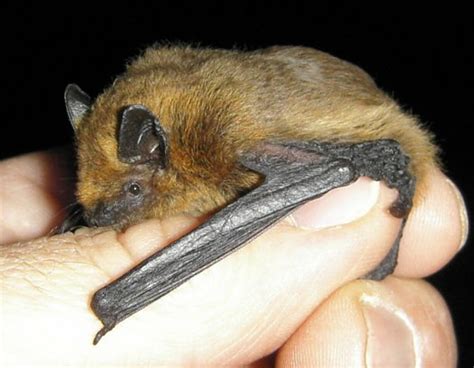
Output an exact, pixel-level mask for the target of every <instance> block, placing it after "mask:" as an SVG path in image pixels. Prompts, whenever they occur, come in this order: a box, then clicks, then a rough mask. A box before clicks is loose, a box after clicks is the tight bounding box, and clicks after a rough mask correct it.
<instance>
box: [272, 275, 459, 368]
mask: <svg viewBox="0 0 474 368" xmlns="http://www.w3.org/2000/svg"><path fill="white" fill-rule="evenodd" d="M456 360H457V351H456V339H455V335H454V329H453V324H452V320H451V317H450V314H449V310H448V308H447V306H446V304H445V302H444V301H443V299H442V297H441V296H440V295H439V293H438V292H437V291H436V290H435V289H434V288H433V287H431V286H430V285H429V284H428V283H426V282H424V281H421V280H409V279H397V278H395V277H389V278H387V279H386V280H384V281H382V282H374V281H355V282H352V283H350V284H348V285H347V286H345V287H343V288H341V289H340V290H339V291H337V292H336V293H334V294H333V295H331V297H330V298H329V299H328V300H326V301H325V302H324V303H323V304H322V305H321V306H320V307H319V308H318V309H316V311H315V312H314V313H313V314H312V315H311V317H310V318H308V320H307V321H305V323H304V324H303V325H302V326H301V327H300V328H299V329H298V331H297V332H296V333H295V334H294V335H293V336H292V337H291V338H290V339H289V341H288V342H287V343H286V344H285V345H284V346H283V347H282V349H281V350H280V351H279V353H278V354H277V367H367V366H370V367H424V366H426V367H431V366H433V367H434V366H436V367H455V366H456Z"/></svg>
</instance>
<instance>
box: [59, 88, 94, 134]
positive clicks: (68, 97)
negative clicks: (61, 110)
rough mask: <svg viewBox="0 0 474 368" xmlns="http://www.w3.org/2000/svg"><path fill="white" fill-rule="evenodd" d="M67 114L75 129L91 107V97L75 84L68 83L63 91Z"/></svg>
mask: <svg viewBox="0 0 474 368" xmlns="http://www.w3.org/2000/svg"><path fill="white" fill-rule="evenodd" d="M64 101H65V102H66V111H67V116H68V117H69V121H70V122H71V125H72V127H73V129H74V131H76V129H77V126H78V125H79V123H80V121H81V120H82V118H83V117H84V115H85V114H86V113H87V112H89V110H90V108H91V98H90V97H89V96H88V95H87V93H85V92H84V91H83V90H82V89H80V88H79V86H78V85H77V84H68V85H67V87H66V90H65V91H64Z"/></svg>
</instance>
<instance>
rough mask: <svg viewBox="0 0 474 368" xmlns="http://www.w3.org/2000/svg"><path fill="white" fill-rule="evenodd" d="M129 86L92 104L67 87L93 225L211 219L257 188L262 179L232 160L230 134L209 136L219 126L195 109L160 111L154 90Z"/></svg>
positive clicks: (82, 196)
mask: <svg viewBox="0 0 474 368" xmlns="http://www.w3.org/2000/svg"><path fill="white" fill-rule="evenodd" d="M120 83H122V84H124V85H120ZM126 83H127V82H126V81H122V82H120V81H119V82H117V83H116V84H118V86H117V85H114V86H112V87H111V88H110V89H109V90H107V91H105V92H104V93H103V94H102V95H101V96H99V97H98V98H97V99H96V101H95V102H93V103H92V102H91V99H90V98H89V96H88V95H87V94H85V93H84V92H83V91H82V90H81V89H80V88H79V87H78V86H76V85H69V86H68V87H67V88H66V92H65V100H66V108H67V112H68V115H69V119H70V121H71V123H72V125H73V128H74V130H75V134H76V145H77V153H78V184H77V193H76V194H77V198H78V201H79V202H80V204H81V205H82V206H83V208H84V215H85V220H86V222H87V223H88V224H89V225H93V226H108V225H113V226H117V227H124V226H127V225H129V224H132V223H136V222H139V221H141V220H143V219H147V218H163V217H165V216H168V215H173V214H179V213H187V214H193V215H200V214H203V213H209V212H212V211H213V210H216V209H218V208H219V207H222V206H224V205H225V204H226V203H228V202H229V201H230V200H232V199H234V198H235V197H237V196H238V194H239V193H240V192H241V191H242V190H245V189H248V188H249V187H251V186H252V185H255V183H256V182H257V180H258V178H257V177H256V175H255V174H253V173H249V172H248V170H244V169H243V168H241V167H240V166H239V165H237V164H236V161H235V160H234V159H233V156H235V150H236V148H235V147H229V145H227V146H226V145H225V144H224V142H225V140H223V139H222V137H223V135H224V134H225V133H224V131H222V130H221V131H219V132H211V131H209V129H218V127H219V124H215V123H212V124H207V125H204V124H203V123H202V119H201V118H199V117H198V118H196V116H195V115H196V113H195V112H193V111H195V110H196V108H194V110H193V108H192V107H189V106H188V110H187V111H188V113H187V114H186V113H185V112H183V111H180V110H179V109H176V108H174V107H170V104H171V105H172V103H166V102H164V101H161V105H160V107H157V106H156V100H157V95H156V94H154V93H151V97H147V96H148V95H150V93H149V91H148V93H144V92H143V91H142V90H141V91H140V90H137V91H134V90H133V89H134V88H136V89H140V88H142V89H143V86H140V83H138V85H137V83H133V84H130V85H126ZM146 88H149V87H146ZM158 99H159V98H158ZM172 100H173V99H172ZM173 106H174V105H173ZM190 110H191V113H190V112H189V111H190ZM207 110H208V111H207V112H206V113H207V118H208V119H209V117H211V118H212V116H213V113H212V111H209V109H207ZM217 110H220V113H222V109H221V108H220V107H219V106H217ZM170 111H175V112H176V111H178V113H171V112H170ZM197 115H199V114H197ZM221 120H223V119H222V118H221ZM190 122H192V123H190ZM193 124H194V125H193ZM190 125H193V128H194V129H189V126H190ZM208 126H211V127H213V128H209V127H208Z"/></svg>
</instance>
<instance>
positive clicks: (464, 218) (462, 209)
mask: <svg viewBox="0 0 474 368" xmlns="http://www.w3.org/2000/svg"><path fill="white" fill-rule="evenodd" d="M446 181H447V182H448V184H449V186H450V187H451V190H452V191H453V193H454V195H455V196H456V199H457V201H458V208H459V218H460V221H461V243H460V245H459V249H461V248H462V247H464V244H466V241H467V236H468V234H469V218H468V215H467V209H466V203H465V202H464V198H463V196H462V194H461V192H460V191H459V189H458V187H457V186H456V184H454V183H453V182H452V181H451V180H450V179H446Z"/></svg>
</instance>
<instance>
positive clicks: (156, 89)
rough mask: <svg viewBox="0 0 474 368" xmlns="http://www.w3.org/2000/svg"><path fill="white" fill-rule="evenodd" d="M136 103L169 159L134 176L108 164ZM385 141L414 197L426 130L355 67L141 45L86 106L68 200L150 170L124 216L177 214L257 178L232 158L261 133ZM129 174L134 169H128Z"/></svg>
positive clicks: (221, 201) (286, 54) (291, 52)
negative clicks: (403, 157)
mask: <svg viewBox="0 0 474 368" xmlns="http://www.w3.org/2000/svg"><path fill="white" fill-rule="evenodd" d="M131 104H142V105H145V106H146V107H147V108H148V109H150V110H151V111H152V112H153V113H154V114H155V116H157V117H158V118H159V120H160V123H161V124H162V126H163V127H164V129H165V131H166V133H167V135H168V141H169V150H170V166H169V168H168V169H167V170H165V172H163V173H162V174H160V175H154V176H153V177H151V174H152V173H148V174H147V173H146V172H143V173H137V172H136V168H131V167H130V165H127V164H124V163H121V162H120V161H119V160H118V159H117V141H116V129H117V115H118V112H119V111H120V110H121V109H122V108H123V107H124V106H127V105H131ZM380 138H392V139H395V140H397V141H398V142H400V144H401V145H402V147H403V148H404V150H405V151H406V153H407V154H408V155H409V156H410V157H411V171H412V173H413V174H414V175H415V176H416V177H417V180H418V189H417V194H416V196H415V202H416V201H417V200H418V199H419V197H420V196H421V193H422V191H423V189H422V188H423V186H424V178H425V177H426V172H427V169H428V168H429V167H430V166H431V165H434V164H435V163H436V153H437V149H436V147H435V146H434V144H433V143H432V137H431V134H430V133H428V132H427V131H426V130H424V129H423V128H422V127H421V126H420V124H419V123H418V122H417V120H416V119H415V118H414V117H413V116H410V115H408V114H406V113H404V112H403V111H401V109H400V107H399V106H398V105H397V104H396V103H395V102H394V101H393V100H392V99H391V98H390V97H388V96H387V95H386V94H385V93H383V92H382V91H381V90H379V89H378V88H377V87H376V85H375V83H374V82H373V81H372V79H371V78H370V77H369V76H368V75H367V74H366V73H365V72H364V71H362V70H361V69H359V68H358V67H356V66H354V65H352V64H350V63H348V62H345V61H342V60H339V59H337V58H335V57H332V56H330V55H328V54H325V53H323V52H320V51H316V50H313V49H309V48H303V47H272V48H268V49H264V50H257V51H253V52H239V51H228V50H213V49H195V48H191V47H156V48H149V49H148V50H146V51H145V53H144V54H143V55H142V56H140V57H139V58H137V59H136V60H135V61H133V62H132V63H131V64H130V65H129V66H128V68H127V71H126V73H125V74H124V75H122V76H120V77H119V78H117V80H116V81H115V82H114V84H113V85H112V86H111V87H110V88H109V89H107V90H106V91H105V92H104V93H103V94H101V95H100V96H99V97H98V98H97V100H96V101H95V103H94V105H93V108H92V111H91V113H90V114H88V115H87V116H86V117H85V118H84V119H83V121H81V122H80V124H79V128H78V131H77V142H78V151H79V165H80V170H79V186H78V197H79V200H80V202H81V203H83V205H84V206H85V208H86V209H88V208H92V207H93V206H94V205H95V204H96V203H97V201H99V200H104V199H109V200H113V198H114V196H116V194H117V193H119V192H120V191H121V190H122V186H123V183H124V178H127V177H130V175H145V176H146V175H148V177H149V180H150V185H151V187H152V190H153V191H154V195H153V199H152V200H151V201H150V203H149V204H148V205H147V207H146V208H144V209H143V210H142V212H141V213H135V214H127V221H126V222H127V223H129V222H136V221H139V220H141V219H143V218H149V217H164V216H167V215H172V214H177V213H190V214H201V213H207V212H211V211H213V210H215V209H217V208H219V207H222V206H224V205H225V204H227V203H229V202H230V201H232V200H234V199H235V198H236V197H237V196H238V195H239V194H240V193H241V192H242V191H245V190H248V189H249V188H251V187H253V186H255V185H256V184H257V183H258V182H259V180H260V178H259V177H258V176H257V175H256V174H254V173H251V172H249V171H248V170H245V169H243V168H242V167H240V166H239V165H238V164H237V161H236V160H237V155H238V153H239V152H242V151H245V150H251V149H252V147H255V146H256V145H257V144H258V143H259V142H261V141H262V140H274V141H284V140H319V141H330V142H356V141H366V140H372V139H380ZM132 172H133V173H132Z"/></svg>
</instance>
